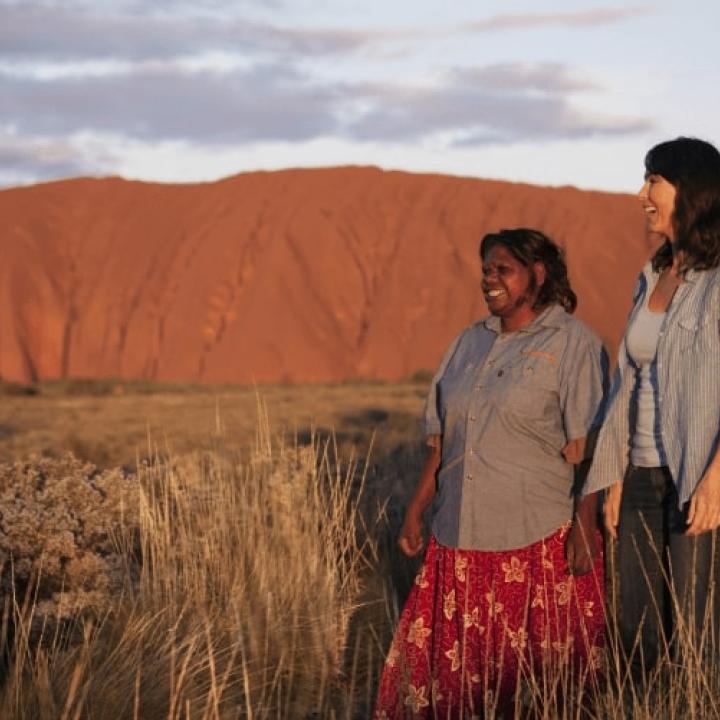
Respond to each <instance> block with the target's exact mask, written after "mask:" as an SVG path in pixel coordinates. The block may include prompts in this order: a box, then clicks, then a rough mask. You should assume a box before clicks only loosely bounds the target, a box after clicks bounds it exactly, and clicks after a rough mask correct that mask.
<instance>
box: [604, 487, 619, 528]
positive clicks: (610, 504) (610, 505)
mask: <svg viewBox="0 0 720 720" xmlns="http://www.w3.org/2000/svg"><path fill="white" fill-rule="evenodd" d="M621 497H622V483H619V482H618V483H615V484H614V485H611V486H610V487H609V488H608V489H607V490H606V491H605V503H604V504H603V521H604V525H605V529H606V530H607V531H608V535H610V537H611V538H612V539H613V540H617V527H618V524H619V523H620V498H621Z"/></svg>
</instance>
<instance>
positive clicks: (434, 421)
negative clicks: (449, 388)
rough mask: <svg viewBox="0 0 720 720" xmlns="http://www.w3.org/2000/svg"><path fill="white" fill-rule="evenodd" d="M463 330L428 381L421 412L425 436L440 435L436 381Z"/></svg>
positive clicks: (440, 426) (440, 375)
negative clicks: (423, 409) (429, 381)
mask: <svg viewBox="0 0 720 720" xmlns="http://www.w3.org/2000/svg"><path fill="white" fill-rule="evenodd" d="M464 334H465V331H463V332H461V333H460V334H459V335H458V336H457V337H456V338H455V339H454V340H453V341H452V342H451V343H450V346H449V347H448V349H447V350H446V351H445V355H443V359H442V361H441V362H440V366H439V367H438V369H437V372H436V373H435V375H434V376H433V379H432V382H431V383H430V390H429V391H428V395H427V398H426V400H425V411H424V413H423V421H422V425H423V433H424V435H425V437H430V436H431V435H442V420H441V419H440V407H439V404H438V400H439V398H438V383H439V382H440V380H441V378H442V376H443V374H444V373H445V369H446V368H447V366H448V363H449V362H450V360H452V356H453V355H454V354H455V350H456V349H457V346H458V345H459V344H460V340H461V339H462V337H463V335H464Z"/></svg>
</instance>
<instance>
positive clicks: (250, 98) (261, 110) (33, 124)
mask: <svg viewBox="0 0 720 720" xmlns="http://www.w3.org/2000/svg"><path fill="white" fill-rule="evenodd" d="M342 92H343V90H342V88H340V87H334V86H332V85H314V84H313V83H312V82H310V81H309V79H308V78H307V77H305V76H303V75H300V74H299V73H298V72H297V71H295V70H293V69H292V68H291V67H286V66H283V65H280V64H271V65H258V66H255V67H253V68H251V69H249V70H240V71H236V72H233V73H227V74H217V73H211V72H196V73H189V72H184V71H179V70H177V69H174V68H173V67H172V66H171V65H168V66H166V67H164V68H158V69H155V70H151V71H146V72H142V73H133V74H128V75H118V76H109V77H90V78H72V77H71V78H61V79H55V80H52V81H40V80H27V79H18V78H14V77H9V76H4V77H0V96H2V97H3V103H2V104H1V105H0V124H5V125H8V126H13V127H17V128H18V129H19V130H20V131H21V132H22V133H24V134H41V135H51V136H59V137H63V136H66V135H69V134H72V133H75V132H82V131H91V132H108V133H117V134H124V135H126V136H128V137H132V138H138V139H143V140H153V139H183V140H194V141H202V142H205V143H210V144H212V143H223V142H235V143H243V142H252V141H257V140H290V141H293V140H295V141H298V140H303V139H308V138H313V137H318V136H320V135H323V134H326V133H332V132H333V131H335V129H336V121H335V118H334V111H335V109H336V108H337V107H338V106H339V105H340V104H341V102H342Z"/></svg>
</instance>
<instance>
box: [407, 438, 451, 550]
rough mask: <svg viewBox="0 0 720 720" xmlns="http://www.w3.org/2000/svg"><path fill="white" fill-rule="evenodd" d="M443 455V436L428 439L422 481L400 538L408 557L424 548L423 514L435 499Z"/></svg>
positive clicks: (408, 510)
mask: <svg viewBox="0 0 720 720" xmlns="http://www.w3.org/2000/svg"><path fill="white" fill-rule="evenodd" d="M441 455H442V445H441V436H440V435H431V436H430V437H429V438H428V451H427V456H426V458H425V464H424V465H423V469H422V472H421V473H420V480H419V481H418V484H417V487H416V488H415V494H414V495H413V497H412V500H411V501H410V504H409V505H408V507H407V510H406V511H405V519H404V521H403V524H402V528H401V529H400V537H399V538H398V545H399V546H400V550H402V551H403V553H405V555H407V556H408V557H414V556H415V555H417V554H418V553H419V552H420V551H421V550H422V548H423V539H422V514H423V512H425V509H426V508H427V507H428V505H430V503H431V502H432V500H433V498H434V497H435V486H436V476H437V471H438V468H439V467H440V458H441Z"/></svg>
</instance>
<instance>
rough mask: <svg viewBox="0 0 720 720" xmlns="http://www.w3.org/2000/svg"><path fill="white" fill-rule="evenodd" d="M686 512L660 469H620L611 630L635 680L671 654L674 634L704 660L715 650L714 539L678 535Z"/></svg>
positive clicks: (718, 615)
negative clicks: (616, 596) (615, 625)
mask: <svg viewBox="0 0 720 720" xmlns="http://www.w3.org/2000/svg"><path fill="white" fill-rule="evenodd" d="M687 509H688V504H687V503H686V504H685V506H684V507H683V508H679V507H678V498H677V490H676V489H675V485H674V483H673V481H672V477H671V475H670V471H669V470H668V468H667V467H661V468H636V467H633V466H632V465H630V466H629V467H628V471H627V474H626V476H625V480H624V482H623V494H622V501H621V504H620V525H619V528H618V541H619V542H618V569H619V575H620V617H619V629H620V636H621V639H622V643H623V648H624V650H625V654H626V657H628V658H630V664H631V667H632V670H633V674H634V675H635V676H636V677H638V676H642V674H643V672H644V671H645V672H646V671H648V670H650V669H651V668H652V667H653V666H654V665H655V664H656V662H657V661H658V659H659V657H660V656H661V655H662V654H663V653H664V652H665V651H666V650H667V649H670V651H671V652H676V651H674V650H673V649H672V647H673V634H674V633H675V632H676V630H677V629H678V626H680V627H684V628H686V630H684V631H683V632H689V633H690V634H691V637H692V642H691V646H694V647H695V649H696V650H698V651H700V650H702V652H703V653H706V654H707V655H708V657H710V656H712V655H716V654H717V651H718V649H720V646H718V645H717V637H718V629H719V627H720V625H719V624H718V623H719V621H720V612H719V611H720V603H719V602H718V597H717V596H716V592H715V586H716V584H717V578H718V572H719V570H720V568H719V567H718V552H717V551H716V534H717V533H716V532H706V533H703V534H701V535H699V536H697V537H688V536H687V535H685V534H684V533H685V529H686V527H687ZM678 614H679V616H680V617H678ZM703 635H704V636H705V639H704V642H703V643H701V640H702V639H703ZM638 639H639V642H637V641H638Z"/></svg>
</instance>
